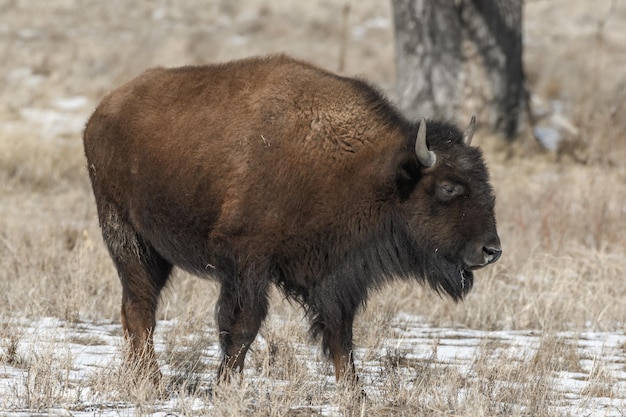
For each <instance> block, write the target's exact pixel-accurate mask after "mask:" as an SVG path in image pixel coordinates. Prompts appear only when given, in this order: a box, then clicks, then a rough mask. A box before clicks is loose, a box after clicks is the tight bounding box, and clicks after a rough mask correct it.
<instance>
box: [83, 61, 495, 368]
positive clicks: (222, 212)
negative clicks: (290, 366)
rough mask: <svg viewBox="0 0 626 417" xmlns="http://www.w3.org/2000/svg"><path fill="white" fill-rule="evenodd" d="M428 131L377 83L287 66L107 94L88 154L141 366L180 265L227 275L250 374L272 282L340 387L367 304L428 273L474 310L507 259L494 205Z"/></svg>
mask: <svg viewBox="0 0 626 417" xmlns="http://www.w3.org/2000/svg"><path fill="white" fill-rule="evenodd" d="M417 130H418V125H417V124H415V123H411V122H408V121H406V120H405V119H404V118H403V117H402V116H401V115H400V114H399V113H398V112H397V111H396V109H395V108H394V107H393V106H391V105H390V104H389V103H388V102H387V101H386V100H385V99H384V98H383V97H382V95H381V94H379V93H378V92H377V91H376V90H375V89H374V88H372V87H371V86H369V85H368V84H366V83H365V82H363V81H360V80H356V79H351V78H344V77H340V76H337V75H335V74H332V73H329V72H327V71H324V70H321V69H319V68H316V67H314V66H312V65H309V64H306V63H303V62H300V61H296V60H294V59H291V58H289V57H287V56H284V55H278V56H271V57H266V58H251V59H246V60H242V61H235V62H230V63H226V64H222V65H213V66H202V67H184V68H176V69H163V68H157V69H152V70H149V71H146V72H145V73H143V74H142V75H140V76H139V77H137V78H136V79H134V80H132V81H130V82H129V83H127V84H125V85H123V86H121V87H120V88H118V89H116V90H115V91H113V92H112V93H110V94H109V95H108V96H107V97H105V98H104V99H103V100H102V102H101V103H100V105H99V106H98V108H97V110H96V111H95V113H94V114H93V116H92V117H91V119H90V120H89V122H88V124H87V127H86V130H85V135H84V143H85V153H86V156H87V160H88V164H89V173H90V177H91V181H92V184H93V191H94V194H95V197H96V203H97V207H98V215H99V218H100V225H101V227H102V234H103V236H104V241H105V243H106V244H107V246H108V249H109V252H110V254H111V257H112V259H113V262H114V263H115V266H116V268H117V271H118V274H119V277H120V280H121V283H122V287H123V298H122V323H123V326H124V329H125V332H126V335H127V336H128V337H129V338H130V340H132V344H133V349H134V351H135V352H136V353H139V352H143V351H144V349H146V348H147V349H148V355H149V360H150V363H151V365H150V366H152V367H153V368H154V369H156V362H155V361H154V353H153V349H152V332H153V330H154V327H155V324H156V323H155V310H156V308H157V303H158V300H159V294H160V292H161V290H162V288H163V287H164V286H165V285H166V283H167V280H168V277H169V275H170V272H171V270H172V267H173V266H178V267H181V268H183V269H185V270H187V271H190V272H192V273H194V274H197V275H199V276H202V277H211V278H214V279H217V280H218V281H219V282H220V284H221V293H220V297H219V300H218V302H217V308H216V320H217V325H218V327H219V334H220V336H219V337H220V342H221V346H222V349H223V354H224V357H223V361H222V364H221V366H220V370H219V377H220V378H227V375H228V373H229V371H230V370H232V369H235V368H237V369H241V368H242V367H243V363H244V357H245V355H246V352H247V350H248V348H249V347H250V344H251V343H252V341H253V340H254V338H255V336H256V334H257V332H258V330H259V327H260V326H261V323H262V322H263V320H264V318H265V316H266V313H267V304H268V288H269V286H270V285H271V284H272V283H273V284H275V285H277V286H278V287H280V288H281V289H282V290H283V291H284V292H285V293H286V294H287V295H288V296H289V297H292V298H293V299H295V300H297V301H298V302H300V303H301V304H302V306H303V307H304V309H305V311H306V312H307V314H308V315H309V317H310V319H311V322H312V327H311V328H312V332H313V333H314V334H315V335H321V336H322V344H323V348H324V350H325V351H326V352H327V353H328V354H329V355H330V357H331V358H332V360H333V363H334V366H335V375H336V377H337V379H340V378H342V376H344V375H345V374H346V373H347V375H350V376H352V377H353V376H354V365H353V360H352V324H353V319H354V316H355V313H356V312H357V310H358V308H359V307H360V306H361V305H363V304H364V303H365V301H366V299H367V296H368V292H370V291H371V290H372V289H375V288H377V287H380V286H381V285H383V284H384V283H385V282H387V281H389V280H391V279H396V278H401V279H404V278H415V279H416V280H417V281H420V282H427V283H429V284H430V285H431V286H432V287H433V288H434V289H435V290H437V291H443V292H445V293H447V294H449V295H450V296H451V297H452V298H453V299H455V300H458V299H461V298H462V297H463V296H464V295H465V294H467V292H468V291H469V290H470V288H471V287H472V283H473V275H472V270H473V269H476V268H479V267H482V266H484V265H487V264H488V263H491V262H494V261H495V260H497V258H498V257H499V255H500V242H499V238H498V235H497V232H496V224H495V218H494V197H493V193H492V190H491V187H490V185H489V179H488V173H487V169H486V167H485V165H484V163H483V160H482V155H481V153H480V151H479V150H478V149H477V148H473V147H470V146H467V145H466V144H465V143H464V142H463V138H462V136H463V135H462V134H461V132H460V131H459V130H458V129H457V128H456V127H454V126H451V125H449V124H445V123H438V122H433V121H430V122H428V123H427V141H428V146H429V148H430V150H431V151H433V152H434V153H435V154H436V156H437V159H436V161H437V162H436V163H435V165H434V166H432V167H424V166H422V165H420V163H419V161H418V159H417V157H416V153H415V150H414V148H415V142H416V139H415V138H416V135H417Z"/></svg>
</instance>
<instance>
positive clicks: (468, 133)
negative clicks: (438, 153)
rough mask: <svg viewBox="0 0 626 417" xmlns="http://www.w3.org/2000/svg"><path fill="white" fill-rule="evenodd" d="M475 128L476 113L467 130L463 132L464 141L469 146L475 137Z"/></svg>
mask: <svg viewBox="0 0 626 417" xmlns="http://www.w3.org/2000/svg"><path fill="white" fill-rule="evenodd" d="M474 129H476V115H475V114H474V115H472V118H471V119H470V123H469V126H468V127H467V130H466V131H465V133H464V134H463V143H464V144H466V145H467V146H469V145H470V143H472V138H473V137H474Z"/></svg>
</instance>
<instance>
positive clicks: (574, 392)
mask: <svg viewBox="0 0 626 417" xmlns="http://www.w3.org/2000/svg"><path fill="white" fill-rule="evenodd" d="M0 324H2V325H5V326H10V327H9V328H11V329H14V332H15V334H16V335H19V337H17V339H16V340H18V351H17V356H18V357H19V358H22V359H23V363H17V364H13V365H10V364H8V363H6V362H7V361H6V360H3V361H2V362H1V363H0V412H1V414H2V415H3V416H11V417H18V416H26V415H32V412H33V410H32V409H29V408H28V407H25V405H24V398H26V390H28V391H29V392H28V395H30V400H31V402H32V403H33V404H36V400H37V398H36V396H37V395H52V396H56V398H58V401H57V404H67V408H63V407H60V406H57V407H56V408H54V409H49V410H47V411H48V413H49V414H53V415H68V416H69V415H72V416H82V415H85V416H87V415H93V414H94V413H97V414H98V415H101V416H109V415H115V416H120V415H133V414H134V413H135V412H136V411H137V410H135V408H134V405H133V404H130V403H112V402H110V401H109V400H107V401H99V399H98V395H97V393H94V392H91V391H90V389H89V387H88V384H87V383H85V381H86V380H87V379H88V378H91V377H93V375H95V374H96V373H98V372H102V371H103V370H105V369H109V370H110V369H115V367H116V366H119V364H120V357H121V344H122V338H121V328H120V325H119V324H117V323H113V324H111V323H98V322H88V323H70V322H66V321H63V320H59V319H53V318H42V319H39V320H37V321H26V320H10V321H9V320H7V319H4V320H0ZM175 326H176V322H175V321H166V322H160V323H159V330H158V331H157V334H156V339H157V340H156V349H157V352H163V351H164V349H165V347H164V344H163V340H162V335H163V334H165V333H166V332H167V331H168V329H172V328H173V327H175ZM205 331H206V335H207V336H208V338H209V340H210V342H209V346H206V348H205V349H203V350H202V354H203V357H202V359H201V360H202V361H205V362H206V363H207V364H208V366H207V374H206V375H202V378H203V379H204V380H205V382H206V381H210V380H212V378H213V372H214V370H215V369H216V366H217V360H218V357H219V353H218V346H217V337H216V336H215V331H214V329H212V328H211V327H210V326H207V328H206V330H205ZM160 335H161V336H160ZM390 335H392V336H391V337H390V338H389V339H387V340H386V341H385V343H384V345H383V346H382V347H381V348H380V349H379V351H378V352H372V351H371V350H370V351H366V350H365V349H357V351H356V358H357V366H358V367H359V370H360V372H361V375H362V379H363V381H364V383H365V384H366V386H367V389H368V395H371V397H372V398H373V399H374V400H375V398H376V397H377V396H380V395H382V394H381V393H377V392H376V391H377V390H378V389H380V387H381V381H380V372H379V370H380V368H381V366H382V365H381V363H380V360H376V359H371V360H366V359H363V358H378V359H380V358H384V357H389V353H390V352H402V357H403V358H405V359H406V360H408V361H411V360H413V361H415V362H416V363H417V362H419V361H434V362H436V363H437V364H438V366H444V367H455V368H456V371H457V372H458V373H459V374H460V375H463V376H464V377H466V378H468V380H471V379H472V377H473V373H474V370H473V365H474V363H475V361H476V360H477V357H479V356H480V352H481V349H485V347H486V346H488V345H489V344H490V343H491V344H492V345H493V346H494V349H496V350H501V351H502V354H503V355H506V356H505V357H506V358H507V359H508V360H511V361H529V360H531V358H533V356H534V354H535V353H536V352H537V349H538V347H539V345H540V343H541V339H542V335H541V334H540V333H539V332H533V331H483V330H470V329H453V328H432V327H429V326H428V325H426V324H425V323H424V321H423V320H421V319H420V318H419V317H414V316H409V315H400V316H398V317H396V319H394V321H393V322H392V329H391V332H390ZM553 336H554V337H557V338H559V340H562V341H563V342H564V343H568V344H569V343H572V344H573V345H574V346H575V352H576V354H577V355H578V357H579V358H580V361H579V363H580V370H579V371H577V372H571V371H568V372H555V373H554V378H553V381H552V388H553V389H554V391H555V392H557V393H560V394H561V395H560V398H559V400H558V403H557V404H555V408H557V409H562V411H563V412H564V413H566V414H568V415H574V416H623V415H624V414H623V410H625V409H626V370H625V367H624V358H623V346H624V345H625V344H626V335H625V334H624V333H617V332H616V333H611V332H587V333H568V332H562V333H557V334H555V335H553ZM493 342H495V343H493ZM256 343H257V345H258V348H259V349H263V346H264V345H265V344H266V341H265V340H264V339H263V338H262V337H259V339H258V340H257V341H256ZM6 346H7V341H3V345H2V347H3V348H4V350H6ZM317 349H318V347H317V346H314V345H301V346H298V347H297V349H296V352H297V356H298V360H299V361H301V363H307V365H308V366H311V367H317V369H320V367H319V363H317V362H318V361H321V360H323V359H321V358H320V355H319V353H316V352H317ZM3 353H4V352H3ZM496 356H497V355H496ZM34 359H36V363H39V364H40V365H38V366H39V367H42V366H43V367H44V369H39V370H38V369H36V367H35V366H30V365H29V363H35V361H34ZM598 370H601V372H604V373H606V374H607V375H609V376H610V377H609V378H608V379H609V380H611V381H613V382H614V383H613V384H612V389H610V390H607V392H608V393H610V395H609V396H610V398H609V397H606V398H605V397H602V396H599V397H598V396H589V395H584V390H585V389H586V388H587V387H588V385H589V384H588V381H589V376H590V374H592V373H593V372H598ZM44 371H48V372H44ZM164 371H165V373H166V374H167V373H168V369H167V368H166V367H164ZM46 375H47V376H46ZM38 378H57V380H56V381H52V382H51V381H50V380H48V381H43V382H42V381H41V380H38ZM246 378H252V379H254V378H258V376H255V371H254V369H248V370H247V371H246ZM319 378H320V384H326V385H329V386H330V387H329V389H333V388H332V385H333V384H332V379H333V378H332V375H331V372H330V368H329V373H328V375H320V376H319ZM409 380H410V379H409ZM68 381H69V383H68ZM81 381H82V382H81ZM470 383H471V382H470ZM37 384H39V386H46V387H47V388H46V390H47V391H46V392H45V393H39V392H38V389H39V388H38V385H37ZM275 386H276V387H280V384H279V383H277V384H275ZM50 391H52V393H51V392H50ZM459 395H461V396H462V395H463V392H460V393H459ZM589 398H592V400H590V399H589ZM187 405H188V404H187ZM192 407H193V408H195V409H197V410H207V409H210V407H211V405H210V404H205V403H204V402H203V401H202V400H197V401H195V402H194V403H193V404H192ZM312 407H313V408H312ZM176 408H177V399H176V398H171V399H169V400H166V401H162V402H160V403H158V404H155V405H154V406H153V407H152V408H151V409H150V410H145V409H142V410H141V414H144V415H146V414H148V415H152V416H164V415H167V414H168V412H169V411H171V410H175V409H176ZM308 409H309V410H310V411H311V412H318V413H322V414H324V415H336V414H338V413H340V410H335V409H333V408H331V407H324V406H308Z"/></svg>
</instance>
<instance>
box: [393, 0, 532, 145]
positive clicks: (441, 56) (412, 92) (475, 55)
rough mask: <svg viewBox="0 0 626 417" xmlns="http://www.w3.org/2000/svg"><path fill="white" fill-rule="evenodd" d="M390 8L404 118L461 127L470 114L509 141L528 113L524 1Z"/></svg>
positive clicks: (405, 0)
mask: <svg viewBox="0 0 626 417" xmlns="http://www.w3.org/2000/svg"><path fill="white" fill-rule="evenodd" d="M392 3H393V12H394V19H395V30H396V61H397V62H396V64H397V73H398V102H399V105H400V107H401V108H402V110H403V111H405V113H406V114H407V115H409V116H410V117H412V118H418V117H422V116H424V117H428V118H437V119H443V120H450V121H454V122H456V123H460V124H463V125H464V124H465V123H467V120H469V116H470V114H473V113H475V114H477V115H478V116H479V120H480V121H482V122H483V123H487V124H488V125H489V126H490V127H492V128H493V129H494V130H496V131H497V132H499V133H501V134H503V135H504V136H505V137H506V138H508V139H513V138H514V137H515V135H516V134H517V133H518V131H519V130H520V128H521V125H522V123H523V120H524V115H525V108H526V107H525V102H526V92H525V88H524V73H523V67H522V0H442V1H430V0H393V1H392Z"/></svg>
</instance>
